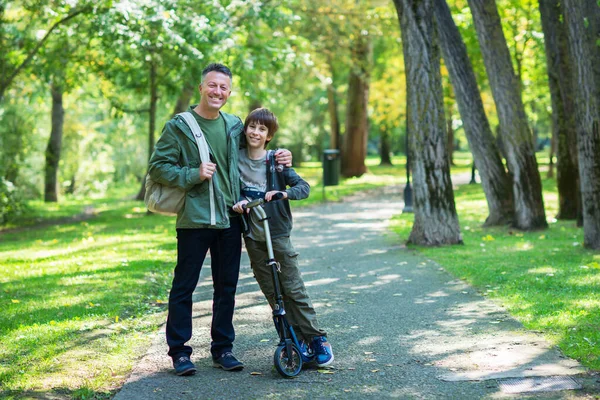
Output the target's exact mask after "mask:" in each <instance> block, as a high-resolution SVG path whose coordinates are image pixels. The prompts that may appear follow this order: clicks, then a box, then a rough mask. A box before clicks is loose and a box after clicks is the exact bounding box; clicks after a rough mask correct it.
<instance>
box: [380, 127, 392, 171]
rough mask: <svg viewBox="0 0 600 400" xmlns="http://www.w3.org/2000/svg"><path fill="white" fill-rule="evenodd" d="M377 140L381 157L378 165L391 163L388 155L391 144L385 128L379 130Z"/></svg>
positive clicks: (388, 133)
mask: <svg viewBox="0 0 600 400" xmlns="http://www.w3.org/2000/svg"><path fill="white" fill-rule="evenodd" d="M379 140H380V141H381V146H380V148H379V153H380V157H381V162H380V163H379V165H388V166H390V165H392V157H391V155H390V153H391V151H392V145H391V143H390V141H391V138H390V132H389V131H388V130H387V128H383V129H381V130H380V131H379Z"/></svg>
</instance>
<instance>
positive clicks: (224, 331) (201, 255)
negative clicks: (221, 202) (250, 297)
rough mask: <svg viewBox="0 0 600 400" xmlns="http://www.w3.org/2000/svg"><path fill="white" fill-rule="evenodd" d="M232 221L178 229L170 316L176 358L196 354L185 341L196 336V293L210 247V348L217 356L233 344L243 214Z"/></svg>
mask: <svg viewBox="0 0 600 400" xmlns="http://www.w3.org/2000/svg"><path fill="white" fill-rule="evenodd" d="M230 221H231V224H230V225H231V226H230V227H229V228H227V229H177V266H176V267H175V276H174V278H173V285H172V286H171V293H170V294H169V316H168V317H167V344H168V345H169V353H168V354H169V356H171V357H173V358H177V357H180V356H183V355H187V356H190V355H191V354H192V348H191V347H190V346H187V345H185V343H186V342H187V341H189V340H190V339H191V337H192V295H193V293H194V290H195V289H196V285H197V283H198V279H199V277H200V270H201V268H202V263H203V262H204V259H205V257H206V253H207V252H208V250H210V256H211V271H212V278H213V290H214V291H213V315H212V326H211V330H210V334H211V338H212V342H211V349H210V351H211V354H212V356H213V358H217V357H219V356H220V355H221V354H223V353H224V352H227V351H231V349H232V347H233V340H234V339H235V332H234V329H233V309H234V306H235V291H236V287H237V282H238V277H239V272H240V257H241V252H242V239H241V228H240V218H239V217H231V218H230Z"/></svg>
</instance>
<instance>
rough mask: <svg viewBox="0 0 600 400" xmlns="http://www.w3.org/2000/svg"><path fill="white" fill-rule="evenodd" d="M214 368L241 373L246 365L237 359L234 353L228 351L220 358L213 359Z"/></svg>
mask: <svg viewBox="0 0 600 400" xmlns="http://www.w3.org/2000/svg"><path fill="white" fill-rule="evenodd" d="M213 367H215V368H223V369H224V370H225V371H241V370H242V369H244V364H243V363H242V362H241V361H239V360H238V359H237V358H235V356H234V355H233V353H232V352H230V351H227V352H225V353H223V354H221V356H219V357H218V358H213Z"/></svg>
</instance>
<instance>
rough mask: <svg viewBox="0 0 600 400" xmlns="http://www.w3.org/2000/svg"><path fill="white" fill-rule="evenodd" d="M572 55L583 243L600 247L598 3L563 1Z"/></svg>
mask: <svg viewBox="0 0 600 400" xmlns="http://www.w3.org/2000/svg"><path fill="white" fill-rule="evenodd" d="M562 4H563V7H564V8H563V11H564V17H565V21H566V24H567V37H568V41H569V51H570V54H571V56H572V65H573V66H574V67H575V68H574V70H573V79H574V81H573V82H574V85H575V87H576V88H577V90H576V91H575V127H576V130H577V150H578V156H579V179H580V185H581V200H582V211H583V242H584V246H585V247H586V248H589V249H595V250H597V249H600V65H599V64H600V47H598V45H597V44H596V40H597V37H598V33H599V30H600V10H599V8H598V5H596V2H593V1H589V2H584V1H580V0H562Z"/></svg>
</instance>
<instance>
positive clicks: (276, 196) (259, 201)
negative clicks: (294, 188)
mask: <svg viewBox="0 0 600 400" xmlns="http://www.w3.org/2000/svg"><path fill="white" fill-rule="evenodd" d="M281 199H283V193H281V192H279V193H275V194H274V195H273V197H271V201H276V200H281ZM265 203H266V201H265V199H254V200H252V201H249V202H248V203H246V204H244V205H243V206H242V209H243V210H246V209H247V208H254V207H258V206H262V205H263V204H265Z"/></svg>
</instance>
